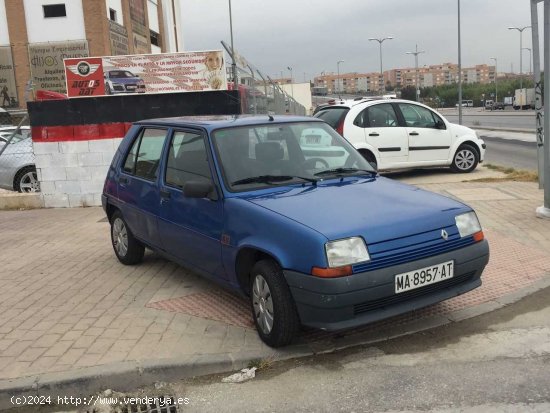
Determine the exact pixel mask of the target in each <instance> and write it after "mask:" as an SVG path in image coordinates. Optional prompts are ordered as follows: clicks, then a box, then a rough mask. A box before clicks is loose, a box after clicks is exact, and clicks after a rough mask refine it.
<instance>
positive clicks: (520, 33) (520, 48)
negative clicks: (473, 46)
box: [508, 26, 531, 106]
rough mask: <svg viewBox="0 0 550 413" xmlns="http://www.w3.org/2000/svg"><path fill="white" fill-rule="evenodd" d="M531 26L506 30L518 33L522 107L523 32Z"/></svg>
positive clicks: (521, 99)
mask: <svg viewBox="0 0 550 413" xmlns="http://www.w3.org/2000/svg"><path fill="white" fill-rule="evenodd" d="M530 28H531V26H524V27H508V30H517V31H518V32H519V90H520V92H519V93H520V95H519V96H520V99H519V100H520V102H519V104H520V106H523V103H524V102H523V31H524V30H525V29H530Z"/></svg>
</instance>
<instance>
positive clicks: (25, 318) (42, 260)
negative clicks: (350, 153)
mask: <svg viewBox="0 0 550 413" xmlns="http://www.w3.org/2000/svg"><path fill="white" fill-rule="evenodd" d="M392 176H393V177H394V178H396V179H400V180H402V181H405V182H409V183H414V184H417V185H420V186H421V187H422V188H424V189H428V190H431V191H435V192H439V193H442V194H444V195H446V196H450V197H454V198H456V199H459V200H463V201H464V202H466V203H468V204H470V205H471V206H472V207H473V208H474V209H475V210H476V211H477V213H478V215H479V217H480V220H481V223H482V226H483V228H484V230H485V234H486V238H487V239H488V240H489V243H490V246H491V261H490V263H489V265H488V267H487V268H486V270H485V273H484V275H483V277H482V279H483V286H482V287H481V288H479V289H477V290H474V291H472V292H470V293H468V294H465V295H463V296H460V297H457V298H454V299H451V300H448V301H446V302H443V303H440V304H437V305H434V306H431V307H428V308H425V309H423V310H421V311H417V312H415V313H410V314H406V315H404V316H400V317H396V318H393V319H390V320H386V321H383V322H379V323H376V324H371V325H368V326H365V327H362V328H359V329H355V330H352V331H347V332H344V333H337V334H328V333H324V332H321V331H314V330H305V331H303V332H302V334H301V336H300V338H299V340H298V341H297V342H296V343H295V344H294V345H292V346H290V347H287V348H284V349H281V350H277V351H275V350H273V349H271V348H269V347H267V346H265V345H264V344H263V343H262V342H261V340H260V339H259V337H258V336H257V334H256V331H255V330H254V327H253V326H252V320H251V316H250V314H249V313H250V310H249V306H248V302H247V301H246V300H245V299H243V298H241V297H239V296H236V295H234V294H232V293H229V292H226V291H224V290H222V289H220V288H218V287H217V286H216V285H214V284H212V283H210V282H208V281H205V280H203V279H202V278H200V277H199V276H197V275H195V274H193V273H190V272H188V271H187V270H185V269H183V268H181V267H178V266H177V265H175V264H172V263H170V262H168V261H166V260H164V259H162V258H160V257H159V256H158V255H156V254H154V253H152V252H147V253H146V256H145V260H144V262H143V264H141V265H139V266H133V267H127V266H123V265H121V264H120V263H119V262H118V261H117V259H116V257H115V255H114V253H113V251H112V247H111V243H110V239H109V224H108V222H107V221H106V218H105V216H104V213H103V211H102V209H101V208H98V207H92V208H73V209H67V208H65V209H63V208H60V209H34V210H24V211H0V244H1V245H2V248H1V250H0V260H1V262H2V266H1V268H0V283H1V285H2V289H1V292H0V311H1V312H2V314H3V317H2V321H1V322H0V352H1V356H0V390H1V389H2V388H10V387H13V386H16V385H21V383H22V382H21V380H25V378H27V379H32V380H33V381H38V382H40V381H41V380H42V381H44V380H46V381H48V380H50V381H55V380H57V379H58V378H59V377H63V378H68V377H69V378H76V377H80V376H83V375H89V374H90V371H93V369H94V368H95V369H97V368H98V367H100V368H101V371H102V374H108V373H105V372H111V373H112V372H118V373H120V372H124V371H134V370H136V371H140V372H143V371H144V370H145V371H146V370H147V369H148V368H159V366H167V365H173V366H178V368H180V374H181V375H182V376H186V375H187V376H189V375H194V374H200V373H204V372H210V371H223V370H224V369H225V370H228V369H231V368H234V367H238V366H240V365H246V364H247V363H248V362H249V361H250V360H253V359H259V358H266V357H274V358H276V359H277V358H287V357H295V356H298V355H301V354H311V353H316V352H326V351H330V350H332V349H334V348H339V347H345V346H349V345H355V344H360V343H365V342H372V341H377V340H381V339H385V338H388V337H392V336H398V335H402V334H406V333H408V332H411V331H418V330H422V329H426V328H430V327H432V326H434V325H441V324H445V323H450V322H453V321H456V320H460V319H463V318H468V317H471V316H474V315H477V314H480V313H482V312H485V311H489V310H491V309H494V308H498V307H501V306H502V305H505V304H506V303H509V302H511V301H514V300H517V299H519V297H521V296H522V295H525V294H528V293H529V292H532V291H535V290H538V289H540V288H543V287H544V286H546V285H549V284H550V253H548V251H550V222H548V221H544V220H540V219H537V218H535V213H534V211H535V208H536V207H538V206H540V205H541V203H542V192H541V191H539V190H538V188H537V185H536V184H535V183H525V182H508V181H498V182H478V181H470V182H462V181H463V180H464V179H465V178H468V179H470V180H474V179H480V178H487V177H494V176H495V172H492V171H489V170H487V169H486V168H479V169H478V170H477V171H475V172H474V173H472V174H468V176H467V177H465V175H457V174H451V173H448V171H446V170H431V171H423V172H415V171H409V172H401V173H399V174H392ZM201 363H202V364H201ZM216 363H218V364H216ZM205 365H208V367H207V368H206V370H205V369H204V366H205ZM107 366H110V367H109V368H107ZM209 369H210V370H209ZM140 374H141V373H140Z"/></svg>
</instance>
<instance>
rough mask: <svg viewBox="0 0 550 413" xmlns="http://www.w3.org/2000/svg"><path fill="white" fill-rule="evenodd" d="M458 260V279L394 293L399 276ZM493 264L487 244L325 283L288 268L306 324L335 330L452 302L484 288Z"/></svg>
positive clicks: (456, 272) (456, 267)
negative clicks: (488, 268) (486, 272)
mask: <svg viewBox="0 0 550 413" xmlns="http://www.w3.org/2000/svg"><path fill="white" fill-rule="evenodd" d="M449 260H454V262H455V264H454V277H453V278H452V279H449V280H446V281H443V282H440V283H436V284H431V285H427V286H424V287H421V288H418V289H415V290H411V291H407V292H404V293H400V294H395V292H394V276H395V275H396V274H401V273H404V272H408V271H412V270H416V269H419V268H424V267H428V266H431V265H435V264H439V263H442V262H446V261H449ZM488 262H489V244H488V243H487V241H486V240H483V241H481V242H478V243H476V244H473V245H470V246H468V247H464V248H461V249H459V250H455V251H450V252H448V253H444V254H440V255H436V256H433V257H429V258H424V259H421V260H417V261H413V262H408V263H405V264H399V265H395V266H392V267H386V268H382V269H378V270H373V271H368V272H363V273H357V274H353V275H350V276H348V277H342V278H331V279H324V278H318V277H315V276H312V275H309V274H303V273H299V272H295V271H289V270H285V271H284V274H285V277H286V280H287V283H288V285H289V287H290V291H291V293H292V296H293V298H294V301H295V302H296V307H297V309H298V314H299V316H300V320H301V322H302V324H303V325H306V326H309V327H314V328H319V329H322V330H328V331H335V330H342V329H347V328H353V327H358V326H360V325H363V324H367V323H371V322H374V321H378V320H382V319H385V318H388V317H393V316H395V315H398V314H402V313H406V312H409V311H412V310H416V309H419V308H422V307H426V306H428V305H431V304H435V303H438V302H440V301H443V300H446V299H448V298H451V297H454V296H457V295H460V294H463V293H465V292H467V291H470V290H473V289H474V288H477V287H479V286H480V285H481V278H480V277H481V273H482V272H483V269H484V268H485V266H486V265H487V263H488Z"/></svg>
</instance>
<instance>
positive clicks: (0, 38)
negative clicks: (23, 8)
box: [0, 0, 10, 46]
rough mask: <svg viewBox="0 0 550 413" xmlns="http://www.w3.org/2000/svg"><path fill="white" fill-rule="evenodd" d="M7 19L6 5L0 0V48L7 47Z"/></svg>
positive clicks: (8, 36) (8, 42)
mask: <svg viewBox="0 0 550 413" xmlns="http://www.w3.org/2000/svg"><path fill="white" fill-rule="evenodd" d="M9 44H10V35H9V33H8V19H7V18H6V3H5V2H4V0H0V46H9Z"/></svg>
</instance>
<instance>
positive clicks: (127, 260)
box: [111, 211, 145, 265]
mask: <svg viewBox="0 0 550 413" xmlns="http://www.w3.org/2000/svg"><path fill="white" fill-rule="evenodd" d="M111 242H112V244H113V249H114V250H115V254H116V256H117V258H118V260H119V261H120V262H121V263H123V264H124V265H134V264H138V263H139V262H141V260H142V259H143V254H144V252H145V247H144V246H143V244H142V243H141V242H139V241H138V240H137V239H136V238H135V237H134V235H133V234H132V231H130V228H128V226H127V225H126V221H124V218H123V217H122V214H121V213H120V211H116V212H115V213H114V214H113V216H112V217H111Z"/></svg>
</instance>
